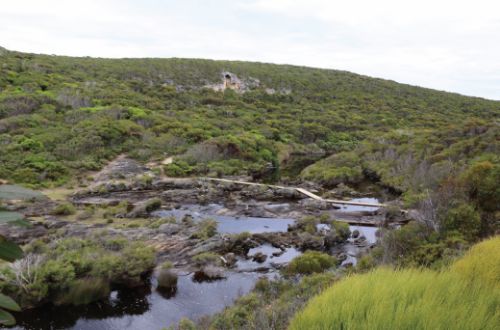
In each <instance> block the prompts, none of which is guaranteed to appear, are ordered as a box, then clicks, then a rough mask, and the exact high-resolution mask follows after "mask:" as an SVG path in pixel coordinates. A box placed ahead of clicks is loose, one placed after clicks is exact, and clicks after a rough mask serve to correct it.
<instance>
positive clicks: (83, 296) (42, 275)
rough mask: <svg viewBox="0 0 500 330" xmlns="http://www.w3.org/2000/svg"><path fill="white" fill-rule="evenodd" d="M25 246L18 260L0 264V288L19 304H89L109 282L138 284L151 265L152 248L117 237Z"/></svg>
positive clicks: (104, 291)
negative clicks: (8, 263) (23, 254)
mask: <svg viewBox="0 0 500 330" xmlns="http://www.w3.org/2000/svg"><path fill="white" fill-rule="evenodd" d="M24 250H25V256H24V258H23V259H21V260H18V261H16V262H15V263H13V264H11V265H3V266H2V268H1V269H0V276H1V279H2V281H0V285H1V287H0V290H1V291H2V292H5V293H7V294H9V295H10V296H12V297H14V298H15V299H16V301H17V302H19V303H20V305H21V306H24V307H29V306H37V305H39V304H41V303H44V302H49V301H50V302H54V303H56V304H74V305H78V304H85V303H89V302H91V301H94V300H98V299H101V298H103V297H106V296H107V295H108V294H109V291H110V286H111V285H127V286H136V285H140V284H141V283H142V280H141V275H143V274H145V273H147V272H148V271H150V270H151V269H152V268H153V267H154V264H155V255H154V252H153V249H152V248H149V247H146V246H145V245H144V244H143V243H140V242H130V241H129V240H128V239H126V238H125V237H120V236H116V237H111V236H108V235H96V236H95V237H90V238H87V239H81V238H60V239H56V240H53V241H52V242H49V243H46V242H44V241H43V240H42V239H37V240H34V241H32V242H31V243H30V244H29V245H28V246H26V247H25V248H24Z"/></svg>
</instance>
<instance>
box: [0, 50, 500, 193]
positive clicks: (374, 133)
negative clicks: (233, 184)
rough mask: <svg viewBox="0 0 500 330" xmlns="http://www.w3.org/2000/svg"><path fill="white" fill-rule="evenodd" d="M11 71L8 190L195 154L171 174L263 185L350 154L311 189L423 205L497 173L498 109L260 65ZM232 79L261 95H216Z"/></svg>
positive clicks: (62, 64)
mask: <svg viewBox="0 0 500 330" xmlns="http://www.w3.org/2000/svg"><path fill="white" fill-rule="evenodd" d="M0 64H1V68H0V70H1V75H0V145H1V146H2V149H3V150H2V151H3V152H2V153H1V154H0V161H1V162H2V167H1V168H0V178H4V179H8V180H11V181H14V182H20V183H25V184H30V185H34V186H50V185H60V184H62V183H64V182H67V181H68V180H70V178H71V177H72V174H74V173H81V170H84V169H87V170H93V169H97V168H99V167H100V166H102V164H103V163H104V162H106V161H107V160H109V159H110V158H112V157H114V156H116V155H117V154H119V153H122V152H128V153H129V154H130V155H132V156H134V157H136V158H138V159H143V160H149V159H152V158H160V157H163V156H165V155H178V154H183V157H181V158H180V159H178V161H177V162H176V163H174V164H172V165H168V166H167V169H166V170H167V172H168V173H169V174H171V175H177V176H183V175H190V174H196V173H202V174H211V175H223V174H241V173H248V174H254V175H257V176H259V175H262V174H263V172H266V171H269V169H272V170H273V171H275V172H279V161H283V160H284V159H286V158H287V157H288V155H289V154H290V153H293V152H308V151H309V152H313V151H314V152H317V151H318V150H320V151H322V152H325V153H326V154H337V153H341V154H337V155H334V156H332V157H331V158H328V160H325V161H321V162H320V163H318V165H317V166H316V168H317V170H314V168H311V169H309V170H307V171H305V172H304V177H305V178H308V179H314V180H318V181H321V182H324V183H326V184H335V183H338V182H356V181H359V180H361V179H362V178H363V175H362V173H364V174H369V175H373V176H377V177H379V178H380V179H381V180H382V182H384V184H387V185H390V186H392V187H394V188H395V189H398V190H401V191H407V190H411V191H415V192H420V191H422V189H423V188H427V187H432V186H433V185H436V184H438V183H439V182H440V181H441V180H442V179H443V177H445V176H446V175H448V174H450V173H449V169H448V168H449V167H451V168H452V169H454V170H456V171H459V172H460V171H462V170H463V169H464V167H467V166H469V165H470V163H471V162H473V161H474V160H475V159H478V160H483V161H490V162H492V163H495V164H496V163H497V159H495V157H494V156H493V155H494V154H495V152H497V151H498V138H497V137H498V123H496V122H495V120H496V119H495V118H496V117H498V114H499V112H500V102H494V101H487V100H483V99H478V98H470V97H464V96H459V95H455V94H449V93H443V92H436V91H432V90H427V89H423V88H417V87H412V86H407V85H401V84H397V83H394V82H391V81H385V80H380V79H373V78H368V77H364V76H360V75H355V74H351V73H348V72H342V71H334V70H320V69H311V68H304V67H294V66H279V65H270V64H260V63H246V62H227V61H208V60H184V59H92V58H71V57H62V56H47V55H34V54H24V53H18V52H4V53H3V54H2V56H1V57H0ZM223 70H228V71H231V72H233V73H235V74H236V75H238V76H239V77H240V78H241V79H243V80H244V81H245V80H246V81H254V80H253V79H258V80H259V82H260V84H259V85H258V86H257V85H256V84H253V85H252V86H253V87H252V88H250V89H248V90H247V91H246V92H245V93H237V92H234V91H231V90H226V91H225V92H216V91H213V90H212V89H210V88H205V87H204V86H207V85H208V84H214V83H220V82H221V72H222V71H223ZM270 90H272V91H270ZM492 158H493V159H492ZM359 159H361V162H360V161H359ZM428 172H429V174H428V175H422V174H426V173H428ZM278 174H279V173H278ZM275 177H276V176H275ZM415 181H417V182H415Z"/></svg>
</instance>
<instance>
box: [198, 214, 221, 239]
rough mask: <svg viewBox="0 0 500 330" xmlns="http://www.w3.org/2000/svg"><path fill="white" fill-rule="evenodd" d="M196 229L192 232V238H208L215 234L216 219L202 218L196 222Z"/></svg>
mask: <svg viewBox="0 0 500 330" xmlns="http://www.w3.org/2000/svg"><path fill="white" fill-rule="evenodd" d="M196 226H197V231H196V233H194V234H193V238H199V239H208V238H210V237H212V236H214V235H215V234H217V221H215V220H212V219H204V220H202V221H200V222H198V224H197V225H196Z"/></svg>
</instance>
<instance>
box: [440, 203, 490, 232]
mask: <svg viewBox="0 0 500 330" xmlns="http://www.w3.org/2000/svg"><path fill="white" fill-rule="evenodd" d="M441 226H442V230H444V231H447V232H451V231H458V232H459V233H460V234H462V236H463V237H464V238H466V239H467V240H468V241H474V240H476V239H477V238H478V236H479V233H480V232H481V216H480V214H479V212H477V211H476V210H475V209H474V207H473V206H472V205H469V204H465V203H461V204H459V205H457V206H454V207H452V208H450V209H448V210H447V211H446V214H445V215H444V217H443V219H442V221H441Z"/></svg>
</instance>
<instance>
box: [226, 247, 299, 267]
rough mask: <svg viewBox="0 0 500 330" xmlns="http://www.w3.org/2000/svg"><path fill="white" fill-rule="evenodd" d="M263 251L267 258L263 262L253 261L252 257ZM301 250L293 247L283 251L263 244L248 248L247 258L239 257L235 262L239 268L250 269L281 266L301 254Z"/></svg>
mask: <svg viewBox="0 0 500 330" xmlns="http://www.w3.org/2000/svg"><path fill="white" fill-rule="evenodd" d="M259 252H260V253H263V254H265V255H267V259H266V260H265V261H264V262H257V261H253V260H252V257H253V256H254V255H255V254H257V253H259ZM273 253H279V255H276V256H275V255H273ZM301 254H302V252H300V251H299V250H297V249H295V248H287V249H285V251H281V250H280V249H278V248H275V247H273V246H272V245H270V244H263V245H261V246H258V247H256V248H253V249H250V250H249V251H248V254H247V256H248V259H240V260H238V263H237V264H236V267H237V268H238V269H239V270H245V271H251V270H254V269H258V268H262V267H265V268H271V267H273V265H275V266H281V265H284V264H287V263H289V262H290V261H291V260H292V259H293V258H295V257H297V256H299V255H301Z"/></svg>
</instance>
